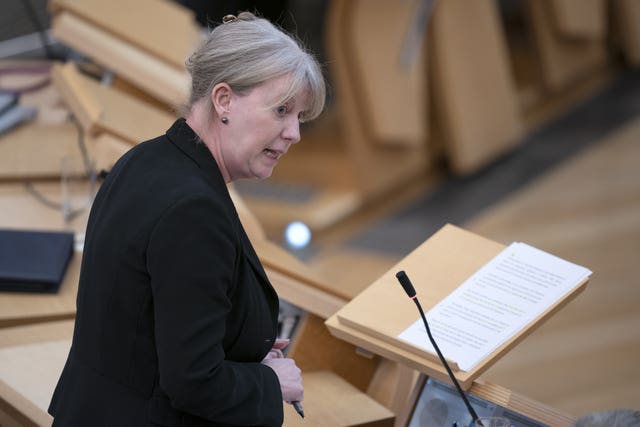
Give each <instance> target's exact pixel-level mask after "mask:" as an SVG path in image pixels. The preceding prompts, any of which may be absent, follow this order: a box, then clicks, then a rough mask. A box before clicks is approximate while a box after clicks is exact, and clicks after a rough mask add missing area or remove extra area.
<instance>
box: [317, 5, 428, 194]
mask: <svg viewBox="0 0 640 427" xmlns="http://www.w3.org/2000/svg"><path fill="white" fill-rule="evenodd" d="M354 6H355V2H351V1H347V0H335V1H332V2H331V3H330V7H329V11H328V14H327V20H328V21H327V22H329V23H330V25H329V27H328V28H329V29H330V30H329V31H327V50H328V53H329V56H330V60H329V65H330V66H331V67H332V69H331V71H332V74H333V79H334V83H335V88H336V94H337V99H338V102H339V108H340V118H341V120H342V121H341V123H340V126H341V130H342V131H343V133H342V136H341V142H342V143H343V144H344V146H345V148H346V156H347V159H348V162H349V169H350V170H349V172H352V173H353V174H354V176H355V179H356V184H355V190H356V191H357V192H359V193H360V194H362V197H363V198H364V199H367V198H372V197H374V196H379V195H380V194H383V193H384V192H388V191H391V190H393V189H394V188H397V187H398V186H399V185H403V184H404V183H406V182H407V181H409V180H411V179H415V177H416V175H418V174H420V173H422V172H423V171H424V170H425V168H426V166H427V151H426V146H425V145H422V146H415V147H412V148H410V149H392V148H390V147H380V146H379V145H377V146H376V144H375V141H373V140H372V138H371V135H370V133H368V130H367V128H366V126H367V118H366V112H365V111H364V110H363V107H362V105H361V98H360V97H361V96H362V94H361V93H358V91H357V85H358V83H357V82H358V81H359V80H360V79H361V77H360V75H359V74H358V72H357V70H355V68H354V67H353V65H352V64H353V62H352V52H351V51H350V50H349V49H348V48H347V46H346V43H345V40H346V39H348V38H349V37H350V34H351V33H350V31H351V30H350V29H351V26H352V25H353V22H352V19H353V7H354ZM384 148H386V149H384ZM329 154H330V155H331V156H334V157H335V152H333V151H332V152H330V153H329ZM394 165H402V167H395V166H394ZM325 170H326V166H325Z"/></svg>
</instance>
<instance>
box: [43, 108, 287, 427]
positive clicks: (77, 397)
mask: <svg viewBox="0 0 640 427" xmlns="http://www.w3.org/2000/svg"><path fill="white" fill-rule="evenodd" d="M277 317H278V297H277V295H276V293H275V291H274V289H273V288H272V287H271V284H270V283H269V280H268V279H267V276H266V274H265V272H264V270H263V268H262V266H261V265H260V261H259V260H258V258H257V256H256V254H255V252H254V250H253V247H252V246H251V243H250V242H249V239H248V238H247V236H246V234H245V232H244V229H243V228H242V225H241V223H240V220H239V217H238V214H237V212H236V210H235V208H234V206H233V202H232V201H231V198H230V196H229V193H228V190H227V187H226V185H225V182H224V180H223V178H222V175H221V173H220V171H219V169H218V166H217V164H216V162H215V160H214V158H213V156H212V155H211V153H210V152H209V150H208V149H207V148H206V146H205V145H204V144H203V143H202V142H199V140H198V137H197V136H196V134H195V133H194V132H193V131H192V130H191V128H190V127H189V126H188V125H187V124H186V123H185V121H184V120H183V119H180V120H178V121H176V122H175V123H174V125H173V126H172V127H171V128H170V129H169V130H168V131H167V133H166V135H163V136H160V137H158V138H155V139H153V140H151V141H147V142H144V143H142V144H140V145H138V146H136V147H134V148H133V149H131V150H130V151H129V152H128V153H127V154H125V155H124V156H123V157H122V158H121V159H120V160H119V161H118V162H117V163H116V165H115V166H114V168H113V170H112V171H111V172H110V173H109V175H108V176H107V178H106V180H105V182H104V183H103V185H102V186H101V188H100V191H99V192H98V195H97V197H96V200H95V202H94V204H93V207H92V209H91V215H90V216H89V222H88V225H87V233H86V240H85V248H84V257H83V260H82V270H81V273H80V285H79V289H78V300H77V317H76V324H75V331H74V337H73V344H72V347H71V351H70V354H69V358H68V360H67V363H66V365H65V368H64V371H63V373H62V376H61V378H60V380H59V382H58V385H57V387H56V390H55V393H54V396H53V399H52V401H51V405H50V407H49V412H50V413H51V414H52V415H53V416H54V418H55V420H54V425H55V426H74V427H76V426H89V425H91V426H102V425H104V426H114V427H115V426H117V427H126V426H136V427H139V426H147V425H161V426H229V425H261V426H278V425H281V424H282V420H283V410H282V395H281V392H280V385H279V382H278V378H277V376H276V375H275V373H274V371H273V370H272V369H271V368H269V367H267V366H265V365H262V364H260V361H261V360H262V359H263V358H264V356H265V355H266V354H267V353H268V351H269V350H270V349H271V347H272V345H273V342H274V340H275V336H276V332H277Z"/></svg>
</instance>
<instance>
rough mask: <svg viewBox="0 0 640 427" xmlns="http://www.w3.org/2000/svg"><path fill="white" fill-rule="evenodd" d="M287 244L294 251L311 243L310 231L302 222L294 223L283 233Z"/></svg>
mask: <svg viewBox="0 0 640 427" xmlns="http://www.w3.org/2000/svg"><path fill="white" fill-rule="evenodd" d="M284 236H285V239H286V240H287V243H288V244H289V245H291V246H292V247H294V248H296V249H301V248H304V247H305V246H307V245H308V244H309V242H310V241H311V230H309V227H307V225H306V224H305V223H303V222H300V221H294V222H292V223H290V224H289V225H287V228H286V229H285V231H284Z"/></svg>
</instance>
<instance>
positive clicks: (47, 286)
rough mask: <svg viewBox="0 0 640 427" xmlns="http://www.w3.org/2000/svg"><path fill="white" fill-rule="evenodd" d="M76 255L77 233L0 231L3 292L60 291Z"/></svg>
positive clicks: (1, 286) (0, 282)
mask: <svg viewBox="0 0 640 427" xmlns="http://www.w3.org/2000/svg"><path fill="white" fill-rule="evenodd" d="M72 255H73V233H69V232H59V231H32V230H28V231H27V230H0V291H17V292H50V293H53V292H57V291H58V289H59V288H60V284H61V283H62V279H63V278H64V274H65V272H66V271H67V267H68V266H69V261H70V260H71V256H72Z"/></svg>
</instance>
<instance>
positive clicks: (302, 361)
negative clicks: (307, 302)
mask: <svg viewBox="0 0 640 427" xmlns="http://www.w3.org/2000/svg"><path fill="white" fill-rule="evenodd" d="M298 330H299V332H298V333H297V334H296V335H295V337H294V340H293V343H292V346H291V349H290V350H289V357H292V358H293V359H295V361H296V365H298V367H299V368H300V369H302V372H312V371H322V370H328V371H332V372H334V373H336V374H337V375H339V376H340V377H342V378H344V379H345V380H346V381H347V382H349V383H350V384H352V385H353V386H355V387H357V388H358V389H359V390H361V391H366V390H367V387H368V386H369V383H370V381H371V378H372V377H373V375H374V372H375V371H376V368H377V366H378V361H379V359H380V358H379V357H377V356H374V355H362V354H359V353H358V351H357V349H356V347H355V346H353V345H352V344H349V343H347V342H345V341H341V340H338V339H337V338H335V337H333V336H332V335H331V334H330V333H329V331H328V330H327V327H326V326H325V325H324V319H323V318H321V317H319V316H315V315H312V314H309V315H307V316H305V318H304V320H303V321H302V324H301V325H300V326H299V327H298Z"/></svg>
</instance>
